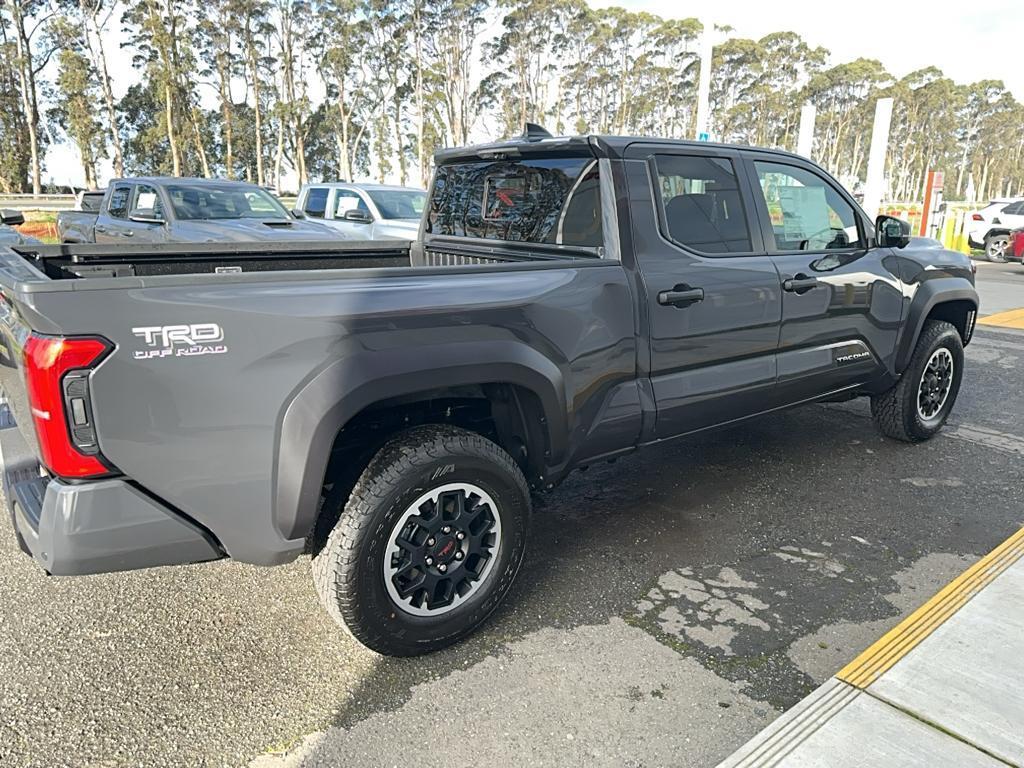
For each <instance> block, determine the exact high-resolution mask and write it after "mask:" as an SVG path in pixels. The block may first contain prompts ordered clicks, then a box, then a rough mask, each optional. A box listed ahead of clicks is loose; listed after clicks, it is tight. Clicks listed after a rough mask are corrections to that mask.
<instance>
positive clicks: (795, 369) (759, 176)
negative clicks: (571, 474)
mask: <svg viewBox="0 0 1024 768" xmlns="http://www.w3.org/2000/svg"><path fill="white" fill-rule="evenodd" d="M744 154H745V160H746V168H747V171H748V174H749V176H750V180H751V186H753V187H754V189H755V199H756V205H757V208H758V211H759V215H760V218H761V221H762V230H763V233H764V240H765V243H766V245H767V249H768V252H769V253H770V254H771V258H772V261H773V262H774V263H775V266H776V267H777V269H778V272H779V280H780V285H781V288H782V331H781V334H780V337H779V353H778V363H779V397H780V399H782V400H783V401H784V402H786V403H795V402H800V401H802V400H806V399H810V398H814V397H819V396H821V395H824V394H828V393H832V392H838V391H841V390H843V389H854V388H856V387H858V386H859V385H862V384H865V383H867V382H869V381H871V380H873V379H876V378H878V377H880V376H882V375H884V371H885V368H886V364H887V363H890V362H891V359H890V358H891V357H892V355H893V354H894V353H895V348H896V335H897V333H898V331H899V327H900V318H901V313H902V307H903V301H902V293H901V287H900V286H901V284H900V281H899V278H898V277H897V276H896V274H895V269H896V257H895V255H894V254H893V253H892V251H891V250H890V249H888V248H877V247H874V244H873V242H872V239H871V236H872V232H871V225H870V223H869V222H868V221H867V218H866V217H865V216H864V214H863V212H862V211H861V210H860V209H859V207H857V205H856V204H855V203H854V201H853V200H852V199H851V198H850V196H849V195H848V194H847V193H846V191H845V190H844V189H843V188H842V187H841V186H840V185H838V184H837V183H835V182H834V181H833V180H832V179H831V178H829V177H828V176H827V175H826V174H824V173H822V172H821V170H820V169H818V168H817V167H816V166H814V165H812V164H810V163H805V162H803V161H801V160H800V159H799V158H790V157H784V156H779V155H767V154H758V153H756V152H746V153H744Z"/></svg>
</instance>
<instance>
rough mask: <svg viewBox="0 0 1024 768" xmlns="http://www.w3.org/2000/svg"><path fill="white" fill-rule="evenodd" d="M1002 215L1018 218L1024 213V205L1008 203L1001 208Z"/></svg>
mask: <svg viewBox="0 0 1024 768" xmlns="http://www.w3.org/2000/svg"><path fill="white" fill-rule="evenodd" d="M1003 213H1005V214H1006V215H1008V216H1019V215H1020V214H1022V213H1024V203H1010V204H1009V205H1008V206H1006V207H1005V208H1003Z"/></svg>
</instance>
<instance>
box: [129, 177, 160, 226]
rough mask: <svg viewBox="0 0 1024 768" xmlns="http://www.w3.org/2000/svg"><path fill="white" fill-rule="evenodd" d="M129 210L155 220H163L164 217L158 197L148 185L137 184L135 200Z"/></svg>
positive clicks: (154, 190)
mask: <svg viewBox="0 0 1024 768" xmlns="http://www.w3.org/2000/svg"><path fill="white" fill-rule="evenodd" d="M131 210H133V211H140V212H143V213H146V214H149V215H152V216H154V217H156V218H163V215H164V207H163V204H162V203H161V202H160V195H159V194H158V193H157V191H156V189H155V188H154V187H152V186H150V185H149V184H139V185H138V186H137V187H135V199H134V200H133V201H132V204H131Z"/></svg>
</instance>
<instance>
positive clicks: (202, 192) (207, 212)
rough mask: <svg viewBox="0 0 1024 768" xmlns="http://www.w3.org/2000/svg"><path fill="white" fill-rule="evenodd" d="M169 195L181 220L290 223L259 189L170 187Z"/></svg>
mask: <svg viewBox="0 0 1024 768" xmlns="http://www.w3.org/2000/svg"><path fill="white" fill-rule="evenodd" d="M167 195H168V196H169V197H170V198H171V205H173V206H174V215H175V216H177V217H178V218H179V219H184V220H194V219H287V218H289V216H288V212H287V211H286V210H285V209H284V206H283V205H281V203H279V202H278V201H277V200H276V199H275V198H274V196H273V195H271V194H270V193H269V192H266V191H264V190H262V189H260V188H259V187H242V186H238V185H235V184H224V185H222V186H218V185H215V184H169V185H168V186H167Z"/></svg>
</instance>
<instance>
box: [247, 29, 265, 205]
mask: <svg viewBox="0 0 1024 768" xmlns="http://www.w3.org/2000/svg"><path fill="white" fill-rule="evenodd" d="M245 47H246V55H247V56H248V59H249V75H250V76H251V77H252V97H253V117H254V119H255V122H256V183H257V184H259V185H260V186H261V187H262V186H263V185H264V184H266V174H265V173H264V171H263V106H262V105H261V104H260V71H259V55H258V54H257V52H256V44H255V42H254V41H253V39H252V36H251V35H249V36H247V37H246V44H245Z"/></svg>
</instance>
